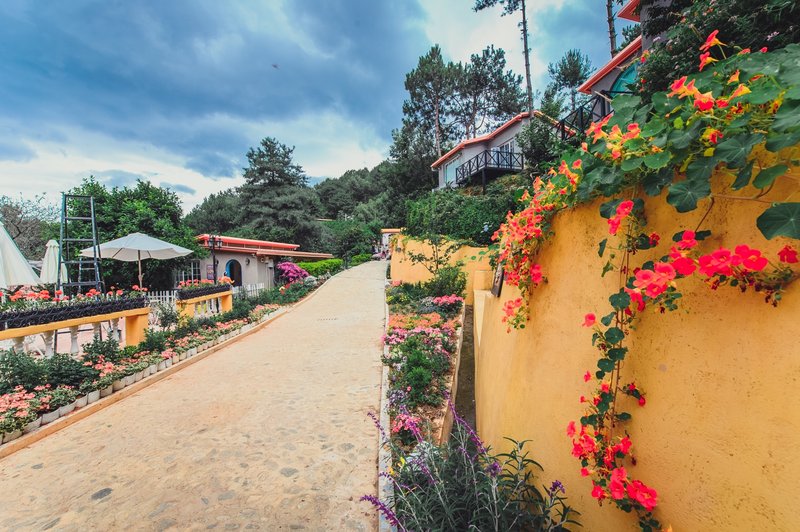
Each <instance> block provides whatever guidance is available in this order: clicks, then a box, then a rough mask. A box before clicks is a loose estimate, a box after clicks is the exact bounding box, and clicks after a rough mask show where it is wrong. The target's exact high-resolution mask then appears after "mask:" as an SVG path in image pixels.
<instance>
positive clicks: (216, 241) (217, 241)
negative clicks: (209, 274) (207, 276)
mask: <svg viewBox="0 0 800 532" xmlns="http://www.w3.org/2000/svg"><path fill="white" fill-rule="evenodd" d="M208 247H210V248H211V264H212V265H213V266H214V282H215V283H216V282H217V279H218V277H217V253H216V252H217V250H218V249H222V238H220V237H218V236H215V235H211V236H209V237H208Z"/></svg>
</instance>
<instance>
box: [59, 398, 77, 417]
mask: <svg viewBox="0 0 800 532" xmlns="http://www.w3.org/2000/svg"><path fill="white" fill-rule="evenodd" d="M73 410H75V401H72V402H71V403H70V404H68V405H64V406H62V407H61V408H59V409H58V413H59V414H61V415H62V416H66V415H67V414H69V413H70V412H72V411H73Z"/></svg>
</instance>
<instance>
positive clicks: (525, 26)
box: [522, 0, 611, 113]
mask: <svg viewBox="0 0 800 532" xmlns="http://www.w3.org/2000/svg"><path fill="white" fill-rule="evenodd" d="M608 1H611V0H608ZM522 45H523V46H524V48H525V49H524V52H525V83H526V84H527V89H528V112H529V113H533V87H532V86H531V59H530V49H529V48H528V16H527V14H526V13H525V0H522Z"/></svg>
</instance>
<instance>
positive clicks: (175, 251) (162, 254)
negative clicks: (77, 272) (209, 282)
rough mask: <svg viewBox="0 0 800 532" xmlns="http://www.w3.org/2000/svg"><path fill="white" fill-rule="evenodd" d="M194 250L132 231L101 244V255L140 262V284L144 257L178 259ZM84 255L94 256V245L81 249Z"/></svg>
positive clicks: (140, 282)
mask: <svg viewBox="0 0 800 532" xmlns="http://www.w3.org/2000/svg"><path fill="white" fill-rule="evenodd" d="M191 252H192V250H190V249H186V248H184V247H181V246H178V245H176V244H171V243H169V242H164V241H163V240H159V239H157V238H154V237H152V236H149V235H145V234H143V233H131V234H129V235H127V236H123V237H122V238H117V239H116V240H109V241H108V242H105V243H103V244H100V257H102V258H104V259H116V260H121V261H125V262H133V261H138V262H139V285H142V284H143V278H144V276H143V275H142V259H160V260H166V259H176V258H178V257H183V256H185V255H188V254H190V253H191ZM81 256H83V257H94V247H91V248H86V249H84V250H82V251H81Z"/></svg>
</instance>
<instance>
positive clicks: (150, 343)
mask: <svg viewBox="0 0 800 532" xmlns="http://www.w3.org/2000/svg"><path fill="white" fill-rule="evenodd" d="M167 338H169V333H168V332H167V331H154V330H152V329H145V331H144V340H142V343H140V344H139V350H140V351H150V352H151V353H160V352H162V351H163V350H164V349H166V348H167Z"/></svg>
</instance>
